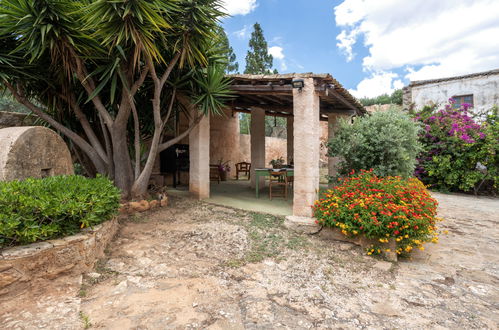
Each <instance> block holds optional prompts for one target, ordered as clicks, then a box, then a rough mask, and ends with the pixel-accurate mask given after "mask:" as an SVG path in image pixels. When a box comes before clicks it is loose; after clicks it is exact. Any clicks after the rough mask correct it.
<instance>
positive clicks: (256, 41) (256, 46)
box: [244, 23, 274, 74]
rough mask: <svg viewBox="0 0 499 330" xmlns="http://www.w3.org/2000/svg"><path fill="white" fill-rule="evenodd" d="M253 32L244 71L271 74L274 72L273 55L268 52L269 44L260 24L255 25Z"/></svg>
mask: <svg viewBox="0 0 499 330" xmlns="http://www.w3.org/2000/svg"><path fill="white" fill-rule="evenodd" d="M253 28H254V30H253V32H252V33H251V39H250V41H249V48H250V49H249V50H248V53H247V55H246V69H245V70H244V73H249V74H265V73H267V74H269V73H272V71H271V69H272V65H273V61H274V59H273V57H272V55H270V54H269V53H268V45H267V41H266V40H265V37H264V36H263V30H262V27H261V26H260V24H258V23H255V25H253Z"/></svg>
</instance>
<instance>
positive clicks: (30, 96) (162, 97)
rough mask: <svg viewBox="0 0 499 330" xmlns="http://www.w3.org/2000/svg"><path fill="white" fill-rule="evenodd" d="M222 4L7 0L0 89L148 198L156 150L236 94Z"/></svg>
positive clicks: (126, 191)
mask: <svg viewBox="0 0 499 330" xmlns="http://www.w3.org/2000/svg"><path fill="white" fill-rule="evenodd" d="M220 4H221V2H220V0H150V1H141V0H113V1H110V0H81V1H72V0H2V1H1V2H0V86H1V87H2V88H3V89H7V90H9V91H10V93H11V94H12V95H13V97H15V98H16V100H17V101H18V102H20V103H22V104H23V105H25V106H26V107H27V108H29V109H30V110H31V111H32V112H34V113H35V114H36V115H38V116H39V117H40V118H42V119H43V120H45V121H46V122H47V123H48V124H50V125H51V126H52V127H53V128H54V129H56V130H58V131H59V132H60V133H62V134H63V135H64V136H66V138H67V139H68V140H69V141H70V145H71V147H72V149H73V151H75V152H76V153H77V154H78V155H79V156H80V158H85V159H87V160H88V163H90V164H91V165H92V166H93V167H94V169H95V170H96V171H97V172H99V173H102V174H104V175H107V176H109V177H111V178H113V179H114V182H115V184H116V185H117V186H118V187H119V188H120V189H121V190H122V193H123V196H124V197H130V196H138V195H142V194H144V193H145V192H146V190H147V185H148V182H149V177H150V175H151V173H152V168H153V165H154V161H155V158H156V155H157V154H158V153H159V152H160V151H162V150H164V149H166V148H168V147H169V146H171V145H173V144H175V143H178V142H179V141H181V140H182V139H183V138H184V137H186V136H187V135H188V134H189V132H190V131H191V130H192V128H193V127H195V126H196V125H197V123H199V121H200V120H201V119H202V117H203V116H205V115H208V114H210V113H217V112H219V111H220V109H221V108H222V107H223V105H224V102H225V101H226V100H227V99H228V98H229V97H230V91H229V89H228V86H229V81H228V80H227V79H226V78H225V77H224V71H225V65H226V61H224V56H225V54H226V50H224V49H223V47H221V46H220V37H219V35H218V34H217V33H216V31H217V29H218V24H219V18H220V17H223V15H224V14H223V12H222V10H221V7H220ZM181 113H183V114H184V115H185V116H186V117H188V118H189V122H190V125H189V128H188V129H187V130H185V131H183V132H180V131H179V129H178V125H177V124H176V123H178V118H179V116H180V114H181ZM146 139H147V140H148V143H147V147H145V145H146V143H144V140H146Z"/></svg>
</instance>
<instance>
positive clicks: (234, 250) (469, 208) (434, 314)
mask: <svg viewBox="0 0 499 330" xmlns="http://www.w3.org/2000/svg"><path fill="white" fill-rule="evenodd" d="M435 196H436V197H437V199H438V200H439V202H440V209H439V215H440V216H442V217H444V218H445V221H444V222H442V223H441V224H440V227H441V229H442V231H448V234H442V235H441V237H440V242H439V244H437V245H433V244H431V245H429V246H428V248H427V249H426V250H425V251H422V252H421V251H417V252H416V253H415V254H414V255H413V256H412V258H411V259H408V260H402V261H399V262H398V263H396V264H392V263H390V262H386V261H383V260H380V259H376V258H371V257H368V256H365V253H364V251H362V249H361V248H360V247H357V246H354V245H351V244H349V243H344V242H338V241H331V240H327V239H324V238H322V237H320V236H310V235H306V234H297V233H293V232H291V231H289V230H287V229H285V228H284V227H283V225H282V223H283V219H282V218H278V217H274V216H270V215H263V214H256V213H249V212H245V211H239V210H234V209H230V208H226V207H221V206H215V205H210V204H206V203H202V202H197V201H193V200H188V199H178V198H177V199H173V201H172V205H171V206H170V207H168V208H165V209H161V210H158V211H155V212H151V213H149V214H144V215H140V216H132V217H130V218H129V219H128V220H126V221H123V223H122V226H121V231H120V232H119V234H118V235H117V238H116V239H115V241H114V242H113V243H112V245H111V246H110V247H109V249H108V251H107V252H106V258H105V259H103V260H101V261H100V262H99V263H98V264H97V265H96V267H95V269H94V270H93V272H91V273H88V274H85V275H84V276H83V278H60V279H58V280H57V281H56V282H47V283H43V284H41V285H40V289H39V290H38V292H33V293H31V296H29V297H28V296H20V297H18V298H15V299H13V300H11V301H10V302H9V303H4V304H3V305H2V307H1V308H2V309H1V310H0V324H1V328H12V329H23V328H26V329H29V328H53V329H80V328H102V329H130V328H133V329H201V328H202V329H274V328H277V329H280V328H282V329H307V328H314V329H315V328H319V329H321V328H344V329H353V328H376V329H384V328H386V329H391V328H403V329H407V328H414V329H428V328H432V329H435V328H440V329H450V328H479V329H484V328H490V329H496V328H497V327H498V324H499V255H498V253H497V251H498V247H499V244H498V243H499V229H498V222H499V200H498V199H489V198H479V199H477V198H475V197H472V196H459V195H443V194H435Z"/></svg>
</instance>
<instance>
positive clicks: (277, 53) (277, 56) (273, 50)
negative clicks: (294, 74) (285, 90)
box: [268, 46, 288, 71]
mask: <svg viewBox="0 0 499 330" xmlns="http://www.w3.org/2000/svg"><path fill="white" fill-rule="evenodd" d="M268 51H269V54H270V55H272V57H273V58H274V60H278V62H279V64H280V71H286V70H287V69H288V65H287V63H286V61H285V57H286V56H285V55H284V49H283V48H282V47H280V46H272V47H269V49H268Z"/></svg>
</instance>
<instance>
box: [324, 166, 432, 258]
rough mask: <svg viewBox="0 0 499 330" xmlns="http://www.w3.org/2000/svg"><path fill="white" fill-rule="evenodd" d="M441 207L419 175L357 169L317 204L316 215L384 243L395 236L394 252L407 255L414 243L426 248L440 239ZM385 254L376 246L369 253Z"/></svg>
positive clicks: (348, 232) (348, 233)
mask: <svg viewBox="0 0 499 330" xmlns="http://www.w3.org/2000/svg"><path fill="white" fill-rule="evenodd" d="M437 205H438V203H437V201H436V200H435V199H434V198H432V197H431V195H430V193H429V192H428V191H427V190H426V188H425V186H424V184H423V183H422V182H421V181H419V180H418V179H416V178H409V179H403V178H401V177H385V178H381V177H378V176H376V175H375V174H374V173H372V171H361V172H360V173H358V174H355V172H354V171H352V172H351V176H350V177H348V178H346V179H345V180H342V182H341V184H340V185H338V186H336V187H334V188H333V189H330V190H328V191H327V192H326V193H325V194H324V197H323V198H321V199H320V200H318V201H316V202H315V204H314V216H315V217H316V218H317V221H318V223H319V224H321V225H324V226H327V227H338V228H339V229H340V230H341V232H342V233H343V234H344V235H346V236H357V235H364V236H366V237H367V238H371V239H376V240H378V241H379V243H381V244H386V243H388V242H389V240H388V238H393V239H394V240H395V241H396V243H397V244H396V245H397V249H396V251H393V252H397V253H398V254H403V253H404V254H405V253H409V252H411V250H412V249H413V248H414V247H418V248H420V249H424V248H423V243H425V242H434V243H436V242H437V241H438V236H437V233H436V227H435V223H436V220H439V219H438V218H436V214H437ZM387 248H388V246H387V245H385V247H384V248H382V249H383V250H384V251H387V250H386V249H387ZM380 250H381V249H380ZM388 251H389V250H388ZM380 252H381V251H378V250H377V249H373V248H371V249H370V250H368V252H367V253H368V254H379V253H380Z"/></svg>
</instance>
